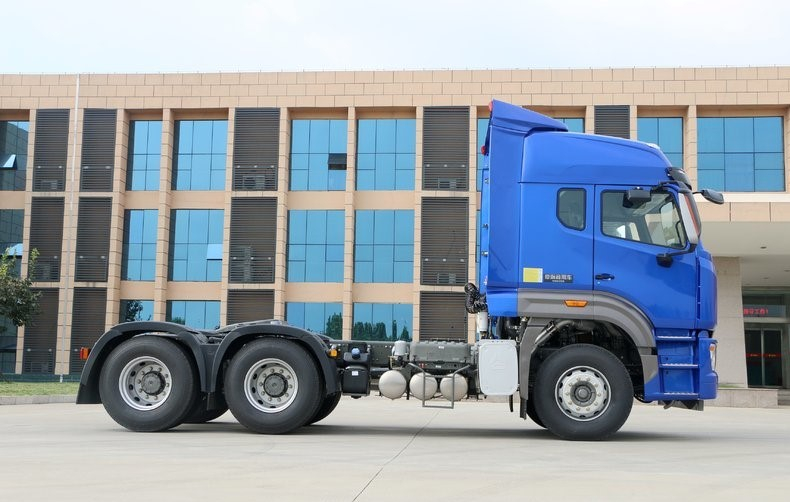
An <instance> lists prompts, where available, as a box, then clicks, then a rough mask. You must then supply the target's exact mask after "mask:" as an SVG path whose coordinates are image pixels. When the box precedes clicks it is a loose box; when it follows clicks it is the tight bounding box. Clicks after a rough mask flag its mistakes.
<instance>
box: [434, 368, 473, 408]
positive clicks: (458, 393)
mask: <svg viewBox="0 0 790 502" xmlns="http://www.w3.org/2000/svg"><path fill="white" fill-rule="evenodd" d="M453 380H455V392H453ZM468 390H469V384H468V383H467V382H466V378H464V377H462V376H461V375H457V374H456V375H453V378H450V377H444V378H442V383H440V384H439V391H440V392H441V393H442V396H443V397H444V398H445V399H447V400H448V401H460V400H461V399H463V398H464V396H466V392H467V391H468Z"/></svg>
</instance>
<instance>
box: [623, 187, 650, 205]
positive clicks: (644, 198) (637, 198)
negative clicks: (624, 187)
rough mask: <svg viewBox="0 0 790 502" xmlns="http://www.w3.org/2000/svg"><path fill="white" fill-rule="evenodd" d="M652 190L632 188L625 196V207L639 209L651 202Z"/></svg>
mask: <svg viewBox="0 0 790 502" xmlns="http://www.w3.org/2000/svg"><path fill="white" fill-rule="evenodd" d="M650 199H651V196H650V190H645V189H644V188H632V189H630V190H628V191H626V192H625V195H624V196H623V207H639V206H641V205H642V204H645V203H647V202H650Z"/></svg>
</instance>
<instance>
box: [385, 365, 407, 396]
mask: <svg viewBox="0 0 790 502" xmlns="http://www.w3.org/2000/svg"><path fill="white" fill-rule="evenodd" d="M379 392H381V395H382V396H384V397H388V398H390V399H398V398H399V397H401V396H402V395H403V393H404V392H406V377H405V376H403V374H402V373H401V372H400V371H397V370H389V371H385V372H384V374H383V375H381V378H379Z"/></svg>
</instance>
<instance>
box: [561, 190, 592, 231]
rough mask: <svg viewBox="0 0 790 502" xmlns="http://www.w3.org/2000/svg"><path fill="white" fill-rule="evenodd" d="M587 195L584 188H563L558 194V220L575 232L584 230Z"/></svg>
mask: <svg viewBox="0 0 790 502" xmlns="http://www.w3.org/2000/svg"><path fill="white" fill-rule="evenodd" d="M585 202H586V193H585V191H584V189H582V188H563V189H561V190H560V191H558V192H557V219H559V220H560V223H562V224H563V225H565V226H566V227H568V228H571V229H573V230H584V227H585V221H587V218H586V215H585V206H586V204H585Z"/></svg>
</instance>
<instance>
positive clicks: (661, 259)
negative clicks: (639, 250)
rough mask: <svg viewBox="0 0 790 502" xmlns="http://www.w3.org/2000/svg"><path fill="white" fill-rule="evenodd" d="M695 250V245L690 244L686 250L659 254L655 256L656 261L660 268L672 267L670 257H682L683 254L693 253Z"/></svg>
mask: <svg viewBox="0 0 790 502" xmlns="http://www.w3.org/2000/svg"><path fill="white" fill-rule="evenodd" d="M695 249H697V245H696V244H694V243H693V242H692V243H690V244H689V248H688V249H683V250H681V251H674V252H672V253H661V254H659V255H657V256H656V261H657V262H658V264H659V265H661V266H662V267H669V266H671V265H672V262H673V259H672V257H673V256H680V255H684V254H689V253H693V252H694V250H695Z"/></svg>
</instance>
